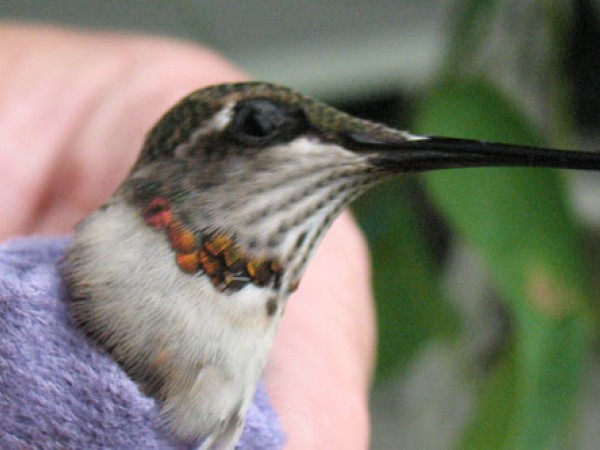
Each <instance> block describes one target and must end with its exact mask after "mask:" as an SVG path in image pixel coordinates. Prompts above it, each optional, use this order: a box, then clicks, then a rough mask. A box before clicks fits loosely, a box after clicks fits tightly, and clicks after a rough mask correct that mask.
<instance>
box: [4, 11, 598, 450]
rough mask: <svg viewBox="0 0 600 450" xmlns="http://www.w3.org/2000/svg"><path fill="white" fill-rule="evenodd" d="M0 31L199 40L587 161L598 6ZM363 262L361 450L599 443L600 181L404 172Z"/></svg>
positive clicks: (241, 61)
mask: <svg viewBox="0 0 600 450" xmlns="http://www.w3.org/2000/svg"><path fill="white" fill-rule="evenodd" d="M0 17H1V18H2V19H13V20H27V21H42V22H50V23H56V24H64V25H71V26H77V27H83V28H98V29H107V28H108V29H115V30H129V31H141V32H145V33H153V34H162V35H169V36H174V37H179V38H184V39H188V40H193V41H197V42H201V43H203V44H205V45H209V46H212V47H213V48H215V49H217V50H218V51H219V52H221V53H223V54H224V55H225V56H226V57H228V58H229V59H230V60H232V61H233V62H235V63H236V64H237V65H239V66H241V67H243V68H245V69H246V70H247V71H248V72H249V73H250V74H252V76H253V77H255V78H257V79H264V80H269V81H273V82H277V83H282V84H286V85H289V86H292V87H294V88H296V89H298V90H300V91H302V92H305V93H308V94H311V95H313V96H316V97H319V98H320V99H322V100H325V101H327V102H329V103H332V104H334V105H336V106H338V107H340V108H342V109H345V110H347V111H349V112H351V113H353V114H356V115H358V116H362V117H365V118H370V119H374V120H378V121H382V122H386V123H388V124H390V125H393V126H397V127H399V128H403V129H410V130H411V131H413V132H417V133H425V134H435V135H447V136H455V137H467V138H480V139H485V140H491V141H501V142H512V143H519V144H529V145H545V146H546V145H547V146H554V147H560V148H573V149H581V150H590V151H593V150H598V149H600V0H577V1H575V0H572V1H566V0H565V1H549V0H503V1H502V0H497V1H495V0H452V1H448V0H428V1H423V0H395V1H392V0H382V1H377V2H373V1H369V2H348V1H343V0H332V1H328V2H320V1H316V0H305V1H303V2H292V1H257V0H246V1H243V2H223V1H218V0H203V1H199V0H197V1H193V0H187V1H184V0H172V1H169V2H165V1H159V0H147V1H145V2H143V3H142V2H124V1H116V0H104V1H102V2H99V1H96V2H81V1H76V0H72V1H67V0H55V1H39V0H38V1H34V0H19V1H10V0H3V1H2V2H0ZM354 212H355V215H356V217H357V218H358V220H359V221H360V223H361V225H362V227H363V229H364V231H365V233H366V234H367V238H368V240H369V244H370V247H371V251H372V255H373V266H374V269H373V278H374V280H373V281H374V292H375V297H376V301H377V308H378V320H379V352H378V364H377V373H376V382H375V385H374V387H373V392H372V402H371V403H372V424H373V433H372V434H373V436H372V448H373V449H396V448H402V449H451V448H458V449H503V448H505V449H565V448H569V449H571V448H577V449H578V448H581V449H597V448H599V447H600V444H599V443H600V361H599V358H598V351H597V348H598V339H597V338H598V329H599V327H598V317H599V316H598V298H599V296H598V287H599V286H600V282H599V281H598V280H600V177H599V176H598V175H597V174H593V173H566V172H559V171H551V170H535V169H477V170H460V171H447V172H440V173H432V174H428V175H426V176H419V177H416V176H407V177H405V178H402V179H399V180H395V181H393V182H390V183H387V184H386V185H384V186H382V187H380V188H379V189H377V190H375V191H373V192H371V193H369V194H368V195H366V196H365V197H363V198H361V199H360V200H359V201H358V202H357V204H356V205H355V206H354Z"/></svg>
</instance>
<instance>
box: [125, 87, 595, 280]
mask: <svg viewBox="0 0 600 450" xmlns="http://www.w3.org/2000/svg"><path fill="white" fill-rule="evenodd" d="M496 165H507V166H515V165H517V166H554V167H571V168H590V167H592V166H593V167H594V168H597V167H598V166H600V157H598V156H597V155H592V154H587V153H574V152H562V151H552V150H545V149H535V148H527V147H516V146H511V145H502V144H490V143H485V142H479V141H469V140H462V139H448V138H436V137H425V136H416V135H412V134H410V133H407V132H404V131H399V130H395V129H392V128H390V127H387V126H384V125H381V124H377V123H373V122H369V121H366V120H361V119H358V118H356V117H353V116H350V115H348V114H345V113H343V112H341V111H338V110H336V109H334V108H332V107H329V106H327V105H325V104H323V103H320V102H318V101H315V100H313V99H310V98H308V97H305V96H302V95H300V94H298V93H296V92H294V91H292V90H290V89H288V88H285V87H280V86H276V85H272V84H268V83H260V82H252V83H238V84H225V85H218V86H213V87H209V88H206V89H201V90H199V91H196V92H194V93H192V94H191V95H189V96H188V97H186V98H184V99H183V100H182V101H180V102H179V103H178V104H177V105H175V106H174V107H173V108H172V109H171V110H170V111H168V112H167V113H166V114H165V116H164V117H163V118H162V119H161V120H160V121H159V122H158V124H157V125H156V126H155V127H154V128H153V129H152V130H151V131H150V133H149V135H148V137H147V140H146V142H145V145H144V147H143V149H142V153H141V155H140V158H139V160H138V162H137V163H136V164H135V166H134V168H133V170H132V172H131V174H130V176H129V178H128V179H127V180H126V182H125V184H124V185H123V187H122V189H121V190H120V192H121V193H122V194H123V195H124V196H125V197H126V198H127V199H128V200H129V201H130V202H132V203H134V204H136V205H138V206H139V207H141V208H142V209H143V214H144V217H145V218H146V222H147V223H148V224H150V225H152V226H155V227H159V228H160V227H165V226H166V225H165V223H164V222H165V216H168V217H169V218H171V217H172V216H175V217H176V218H177V220H176V226H175V227H174V228H177V229H178V230H179V231H178V232H173V231H169V233H170V235H172V236H171V237H170V239H171V242H172V243H173V241H174V240H178V239H179V240H182V239H184V237H182V236H188V237H187V239H188V240H190V241H191V240H193V241H194V242H195V243H196V245H197V246H198V245H199V246H202V245H204V247H206V246H207V244H206V243H208V248H210V247H211V245H212V247H215V248H217V250H215V249H213V250H214V251H212V252H211V251H208V252H207V253H208V256H211V255H212V256H213V257H218V258H220V259H219V261H221V263H220V264H221V266H222V267H220V268H219V269H218V270H216V269H215V270H216V271H217V272H219V273H220V274H221V275H219V277H217V279H216V280H215V285H218V286H221V287H222V288H226V287H229V288H233V287H234V286H237V287H241V286H243V284H244V283H243V282H242V283H237V284H236V283H233V282H231V283H229V282H227V281H226V279H224V278H223V275H222V274H223V273H227V271H228V270H230V269H231V270H230V271H231V272H232V273H233V272H235V273H236V274H237V276H233V277H232V276H230V277H229V279H230V280H234V279H237V280H247V279H248V276H249V277H250V278H251V279H254V278H253V276H254V274H253V273H251V272H252V269H250V270H248V269H247V267H248V264H251V263H252V262H253V261H254V262H255V263H256V264H255V266H256V267H257V268H258V269H257V271H258V272H260V271H263V272H265V273H263V275H257V276H258V278H259V281H258V282H259V283H271V282H273V283H276V284H283V285H284V286H291V287H292V288H293V286H295V285H296V284H297V281H298V279H299V277H300V275H301V273H302V271H303V269H304V267H305V265H306V262H307V260H308V258H309V257H310V255H311V253H312V251H313V249H314V247H315V245H316V243H317V242H318V241H319V239H320V238H321V237H322V236H323V234H324V231H325V230H326V229H327V228H328V226H329V225H330V224H331V222H332V221H333V220H334V218H335V217H336V216H337V215H338V214H339V213H340V212H341V210H342V209H343V208H344V207H345V206H347V205H348V203H350V202H351V201H352V199H354V198H355V197H356V196H358V195H360V194H361V193H362V192H364V191H365V190H366V189H367V188H369V187H370V186H372V185H373V184H374V183H377V182H379V181H381V180H383V179H385V178H387V177H389V176H391V175H395V174H398V173H401V172H415V171H423V170H431V169H442V168H453V167H473V166H496ZM169 220H171V219H169ZM200 242H205V244H200ZM211 243H212V244H211ZM173 245H174V247H175V249H176V250H177V245H175V244H173ZM197 246H196V247H193V250H194V252H196V251H197V250H198V247H197ZM224 249H228V250H224ZM227 251H229V252H230V253H232V255H230V257H229V259H230V260H231V261H232V264H229V263H228V262H227V258H224V255H225V256H227V253H226V252H227ZM224 252H225V253H224ZM195 254H196V255H198V254H197V253H195ZM178 255H179V257H180V259H181V260H182V261H183V259H184V257H183V256H181V255H184V253H178ZM204 256H205V255H203V254H202V253H200V255H199V256H196V257H195V258H191V257H190V258H189V261H188V265H187V266H186V264H185V263H183V262H180V261H179V260H178V263H180V267H182V269H184V270H189V271H190V272H195V271H200V270H204V271H207V269H208V268H212V266H214V265H215V264H217V263H216V262H215V261H214V260H211V261H209V262H207V263H203V257H204ZM223 258H224V259H225V262H224V263H223ZM240 261H242V262H243V264H245V265H246V268H245V269H244V270H242V268H241V265H242V262H240ZM236 263H237V265H236ZM234 269H235V270H234ZM238 269H239V270H238ZM284 269H289V270H284ZM283 274H287V275H285V276H284V275H283ZM282 277H284V278H285V279H284V280H282V279H281V278H282ZM261 280H262V281H261ZM254 281H255V282H256V281H257V280H254ZM282 281H283V283H282Z"/></svg>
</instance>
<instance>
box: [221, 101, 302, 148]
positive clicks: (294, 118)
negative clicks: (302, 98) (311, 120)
mask: <svg viewBox="0 0 600 450" xmlns="http://www.w3.org/2000/svg"><path fill="white" fill-rule="evenodd" d="M302 123H303V115H302V114H301V113H300V112H298V111H296V112H292V111H288V110H286V109H284V108H283V107H282V106H280V105H277V104H275V103H273V102H271V101H269V100H262V99H261V100H259V99H254V100H246V101H244V102H240V103H239V104H238V105H237V106H236V108H235V110H234V116H233V119H232V123H231V125H230V132H231V133H232V135H233V137H234V138H235V139H236V140H238V141H241V142H244V143H249V144H259V145H260V144H262V145H266V144H271V143H275V142H279V141H283V140H285V139H288V138H292V137H294V136H293V135H294V133H295V132H297V131H298V130H299V129H300V125H301V124H302Z"/></svg>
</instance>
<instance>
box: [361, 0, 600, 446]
mask: <svg viewBox="0 0 600 450" xmlns="http://www.w3.org/2000/svg"><path fill="white" fill-rule="evenodd" d="M506 3H507V2H500V1H492V0H486V1H475V0H466V1H462V2H458V3H457V4H458V5H459V7H458V8H457V10H456V11H455V15H454V17H455V20H454V24H453V33H452V40H451V42H450V45H449V49H448V52H447V55H448V57H447V63H446V64H445V66H444V67H443V69H442V70H441V71H440V74H439V77H438V79H437V81H436V82H435V84H434V85H433V86H432V87H431V89H430V90H429V91H428V92H427V94H426V95H424V96H423V98H421V99H420V101H419V102H418V108H417V111H416V113H415V116H414V123H413V126H412V127H411V131H414V132H417V133H423V134H435V135H442V136H453V137H465V138H473V139H483V140H489V141H496V142H507V143H516V144H523V145H538V146H539V145H542V146H545V145H551V146H562V145H564V142H565V141H566V137H568V135H569V132H570V126H571V123H572V121H571V119H570V117H569V111H570V108H569V104H568V97H569V91H568V80H567V79H566V78H565V75H564V72H563V70H564V69H563V64H562V61H563V57H564V55H563V51H564V49H565V47H566V43H565V42H566V38H567V36H566V32H565V30H567V26H568V20H569V14H568V13H569V11H568V7H565V5H560V4H558V2H544V1H538V2H533V4H535V6H536V7H535V8H533V9H532V10H531V13H532V14H535V17H533V16H532V17H531V20H532V22H531V23H532V24H535V26H536V27H545V29H546V30H547V33H546V34H545V35H543V37H542V38H543V39H546V40H548V41H549V42H546V43H545V44H547V45H546V46H545V48H547V49H549V50H548V54H546V55H545V56H546V57H545V58H541V59H540V58H538V59H536V58H532V63H531V64H536V67H527V65H525V68H524V69H523V67H521V68H517V67H515V68H514V70H515V71H517V70H521V71H522V70H531V71H532V72H535V71H538V72H541V73H544V74H545V75H544V76H546V77H548V78H547V79H546V80H545V81H546V82H547V83H548V85H549V86H551V87H552V89H551V90H548V91H547V92H546V94H545V95H546V96H547V98H546V105H549V106H547V110H546V115H545V118H544V121H543V122H544V123H543V124H542V125H545V126H547V128H545V129H546V130H547V129H551V130H553V131H554V132H553V133H550V135H549V133H547V132H546V133H544V138H542V137H541V136H542V132H541V128H542V126H540V121H539V120H538V121H537V123H536V121H534V120H533V119H532V118H531V117H530V116H529V115H528V109H527V108H525V107H524V106H523V104H522V102H520V99H519V98H517V97H516V96H515V95H514V94H512V93H511V92H510V90H507V89H506V88H505V87H503V85H502V83H501V82H499V81H498V79H497V77H496V74H495V73H494V71H493V70H491V71H490V70H487V69H486V67H485V64H481V62H480V61H479V60H478V57H479V56H480V55H481V50H482V49H481V46H484V45H486V42H489V39H488V36H486V33H487V31H486V26H485V24H487V25H491V23H492V22H494V20H495V19H494V17H495V16H494V15H498V14H503V13H506V8H507V5H506ZM508 3H511V2H508ZM482 24H483V25H482ZM508 41H509V43H512V44H516V46H517V51H519V48H518V46H519V45H531V42H525V41H523V42H522V43H521V44H520V42H519V36H512V37H511V36H509V38H508ZM521 50H522V51H523V52H524V53H527V49H521ZM498 57H499V58H501V55H500V56H498ZM540 60H541V61H542V63H543V64H544V66H543V67H539V65H540ZM507 64H510V61H508V63H507ZM509 70H510V69H509ZM525 75H526V76H527V74H525ZM399 126H400V127H401V128H405V127H406V124H401V125H399ZM566 176H568V174H565V173H563V172H559V171H553V170H539V169H514V168H511V169H469V170H456V171H443V172H437V173H428V174H426V175H425V176H422V177H421V178H420V182H421V183H422V184H423V186H424V189H425V191H426V192H427V194H428V196H429V198H430V200H431V201H432V202H433V203H434V205H435V206H436V207H437V209H438V211H439V212H440V213H441V214H442V215H443V217H444V219H445V221H446V222H447V224H448V225H449V226H450V228H451V229H452V230H453V232H455V233H456V236H457V237H455V238H456V239H462V240H464V241H466V242H467V243H468V244H469V245H470V246H471V247H472V248H473V249H474V250H475V251H476V252H477V253H478V254H479V255H480V256H481V257H482V258H483V259H484V261H485V264H486V267H487V269H488V270H489V273H490V277H491V279H492V282H493V283H494V289H495V290H496V291H497V292H498V293H499V295H500V296H501V297H502V301H503V303H504V306H505V307H506V310H507V311H508V315H509V319H510V324H511V327H510V328H511V329H510V336H509V338H508V339H507V341H506V343H505V348H503V349H502V351H501V352H500V353H499V355H498V356H497V357H496V358H494V360H493V363H492V365H491V367H490V368H489V369H488V370H487V372H486V374H485V376H484V378H483V380H482V379H481V377H479V376H477V375H476V374H475V373H473V374H472V377H473V380H474V381H473V383H476V386H477V388H476V389H477V392H478V396H477V407H476V411H475V413H474V414H473V415H472V417H471V418H470V419H469V423H468V424H467V426H466V427H465V429H464V430H463V433H462V437H461V439H460V441H459V442H456V443H455V446H456V447H458V448H473V449H502V448H507V449H508V448H510V449H546V448H551V447H552V446H556V443H557V442H568V439H569V436H570V435H571V431H572V430H571V429H570V428H571V427H572V426H573V423H574V422H576V420H575V419H576V414H577V411H576V410H575V408H574V404H575V399H576V396H577V394H578V388H579V386H580V383H581V378H582V371H583V370H582V369H583V366H584V363H585V361H586V358H588V357H589V352H590V350H591V349H590V347H591V340H592V337H593V330H594V327H593V325H594V320H595V319H594V312H593V310H592V307H591V305H592V304H593V301H594V292H593V290H592V287H591V283H590V276H589V273H590V268H589V266H588V261H586V258H585V256H584V252H583V251H582V249H583V246H582V239H581V236H580V235H581V232H580V229H579V227H578V225H577V223H576V220H575V219H574V217H573V215H572V211H571V210H570V208H569V205H568V204H567V202H566V194H565V177H566ZM410 191H411V189H410V181H407V180H406V179H401V180H397V181H394V182H391V183H388V184H386V185H384V186H382V187H380V188H379V189H378V190H376V191H373V192H371V193H369V194H368V195H367V196H365V197H363V198H362V199H361V200H360V201H359V202H358V203H357V204H356V206H355V212H356V215H357V217H358V219H359V221H360V222H361V224H362V226H363V229H364V230H365V231H366V234H367V236H368V239H369V243H370V246H371V251H372V253H373V255H374V258H373V261H374V275H373V276H374V286H375V295H376V300H377V305H378V313H379V329H380V334H379V340H380V353H379V360H378V376H379V377H380V378H384V377H385V376H386V375H387V374H389V373H394V372H396V371H397V370H399V368H400V370H401V368H403V367H405V365H406V363H408V362H410V360H411V358H412V357H413V356H414V355H415V353H416V352H418V350H419V349H420V348H421V346H422V345H423V344H424V343H426V342H428V341H430V340H432V339H454V338H455V336H456V335H457V334H458V333H460V330H461V323H460V321H459V319H458V316H457V314H456V311H454V310H453V308H452V307H451V304H450V303H449V302H448V301H447V299H446V298H445V296H446V295H447V294H446V293H444V292H443V290H442V289H441V277H442V275H443V274H442V270H441V268H440V267H437V265H436V262H435V258H434V257H433V254H432V249H431V246H430V245H428V240H427V237H426V236H425V234H424V231H423V227H422V226H420V225H421V223H420V219H419V218H418V217H417V216H416V215H415V213H414V208H413V206H414V205H412V204H411V200H410V195H409V194H410ZM391 204H393V205H394V207H393V208H386V207H382V206H381V205H391ZM467 377H468V374H467ZM449 446H451V445H449ZM559 448H560V445H559Z"/></svg>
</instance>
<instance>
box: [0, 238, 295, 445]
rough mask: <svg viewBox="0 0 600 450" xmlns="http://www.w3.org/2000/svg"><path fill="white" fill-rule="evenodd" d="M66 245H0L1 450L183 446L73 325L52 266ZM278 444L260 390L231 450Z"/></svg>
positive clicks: (36, 241) (31, 241) (38, 241)
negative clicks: (234, 446)
mask: <svg viewBox="0 0 600 450" xmlns="http://www.w3.org/2000/svg"><path fill="white" fill-rule="evenodd" d="M67 243H68V239H66V238H62V239H57V238H27V239H19V240H15V241H12V242H10V243H6V244H2V245H0V448H2V449H24V448H27V449H99V448H102V449H188V448H191V446H190V445H186V444H184V443H181V442H177V441H176V440H174V439H173V438H170V437H169V436H168V435H167V434H166V433H165V432H164V431H163V430H162V429H161V427H160V423H159V410H158V406H157V404H156V403H155V402H154V400H152V399H150V398H148V397H145V396H143V395H142V394H141V393H140V392H139V390H138V389H137V387H136V386H135V384H134V383H133V382H132V381H131V380H130V379H129V378H128V377H127V376H126V375H125V373H124V372H123V371H122V370H121V369H120V367H119V366H118V365H117V364H116V363H115V362H114V361H113V360H112V359H111V358H110V357H108V356H107V355H106V354H105V353H104V352H102V351H100V350H99V349H98V348H97V347H95V346H94V344H93V343H92V342H91V341H89V340H88V339H87V338H86V337H84V336H83V335H82V334H81V333H80V332H79V331H78V330H77V329H75V328H74V326H73V323H72V321H71V319H70V316H69V313H68V305H67V297H66V295H65V290H64V285H63V283H62V280H61V277H60V272H59V269H58V263H59V260H60V258H61V256H62V255H63V252H64V249H65V246H66V244H67ZM283 442H284V437H283V433H282V431H281V429H280V427H279V423H278V420H277V416H276V415H275V412H274V410H273V409H272V407H271V406H270V404H269V399H268V398H267V395H266V393H265V390H264V388H263V387H262V386H260V387H259V389H258V391H257V393H256V396H255V398H254V402H253V404H252V406H251V407H250V410H249V412H248V416H247V420H246V427H245V429H244V432H243V434H242V438H241V441H240V443H239V445H238V447H237V448H240V449H276V448H281V447H282V445H283Z"/></svg>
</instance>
